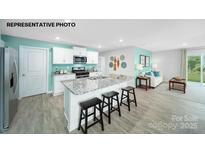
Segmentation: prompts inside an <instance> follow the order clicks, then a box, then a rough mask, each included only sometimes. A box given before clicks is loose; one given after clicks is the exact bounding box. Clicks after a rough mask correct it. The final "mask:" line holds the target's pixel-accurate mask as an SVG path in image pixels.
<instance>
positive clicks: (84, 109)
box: [78, 97, 104, 134]
mask: <svg viewBox="0 0 205 154" xmlns="http://www.w3.org/2000/svg"><path fill="white" fill-rule="evenodd" d="M101 103H102V100H101V99H99V98H97V97H95V98H93V99H90V100H87V101H84V102H81V103H80V107H81V110H80V120H79V125H78V130H80V129H82V131H83V133H85V134H87V129H88V128H90V127H91V126H93V125H95V124H96V123H100V124H101V128H102V131H104V125H103V117H102V107H101ZM89 108H93V109H94V111H93V112H92V113H90V114H88V109H89ZM96 109H98V111H99V112H100V118H99V119H98V118H97V117H96ZM91 115H93V120H94V122H93V123H92V124H90V125H88V117H89V116H91ZM83 119H85V128H83V127H82V126H81V121H82V120H83Z"/></svg>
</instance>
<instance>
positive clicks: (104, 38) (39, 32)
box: [2, 19, 205, 51]
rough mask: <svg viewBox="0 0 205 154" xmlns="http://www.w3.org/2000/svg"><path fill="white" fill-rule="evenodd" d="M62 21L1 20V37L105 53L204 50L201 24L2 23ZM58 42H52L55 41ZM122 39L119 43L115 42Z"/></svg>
mask: <svg viewBox="0 0 205 154" xmlns="http://www.w3.org/2000/svg"><path fill="white" fill-rule="evenodd" d="M8 21H13V22H21V21H24V22H27V21H33V22H57V21H61V22H63V21H64V20H42V19H41V20H2V34H8V35H13V36H19V37H24V38H32V39H37V40H44V41H52V42H60V43H71V44H75V45H82V46H86V47H92V48H98V46H99V45H101V46H102V48H101V49H98V50H99V51H106V50H110V49H114V48H120V47H124V46H137V47H141V48H144V49H148V50H151V51H162V50H171V49H177V48H188V47H201V46H205V20H154V19H147V20H141V19H136V20H134V19H133V20H132V19H130V20H111V19H109V20H101V19H100V20H93V19H89V20H75V19H72V20H71V21H72V22H75V23H76V27H75V28H8V27H6V22H8ZM57 36H58V37H60V40H56V39H55V38H56V37H57ZM120 39H122V40H123V42H120V41H119V40H120Z"/></svg>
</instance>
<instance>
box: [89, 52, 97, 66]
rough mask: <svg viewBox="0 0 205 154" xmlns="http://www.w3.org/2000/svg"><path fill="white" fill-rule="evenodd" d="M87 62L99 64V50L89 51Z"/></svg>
mask: <svg viewBox="0 0 205 154" xmlns="http://www.w3.org/2000/svg"><path fill="white" fill-rule="evenodd" d="M87 64H98V52H95V51H87Z"/></svg>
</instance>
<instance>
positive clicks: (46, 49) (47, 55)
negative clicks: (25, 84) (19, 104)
mask: <svg viewBox="0 0 205 154" xmlns="http://www.w3.org/2000/svg"><path fill="white" fill-rule="evenodd" d="M22 48H30V49H42V50H45V51H46V91H45V93H49V88H48V81H49V48H42V47H33V46H24V45H20V46H19V54H18V55H19V74H18V75H19V98H20V99H21V98H22V97H23V96H22V88H21V85H22V84H21V83H22V78H21V76H20V74H21V72H22V70H21V65H20V61H21V60H22V57H21V54H20V52H21V50H22Z"/></svg>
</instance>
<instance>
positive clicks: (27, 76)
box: [19, 47, 47, 97]
mask: <svg viewBox="0 0 205 154" xmlns="http://www.w3.org/2000/svg"><path fill="white" fill-rule="evenodd" d="M19 56H20V57H19V61H20V66H19V67H20V74H19V75H20V85H19V86H20V87H19V88H20V97H26V96H32V95H37V94H42V93H46V90H47V49H43V48H33V47H20V54H19Z"/></svg>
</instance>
